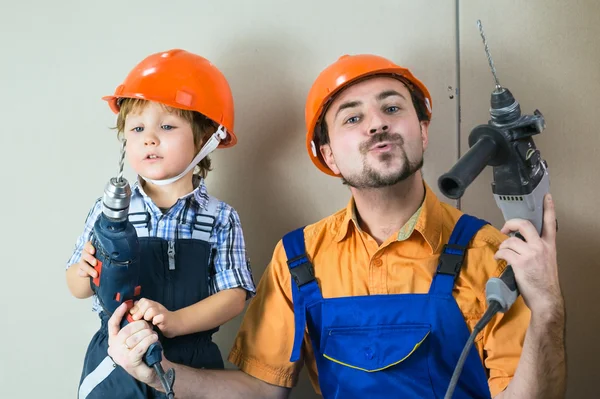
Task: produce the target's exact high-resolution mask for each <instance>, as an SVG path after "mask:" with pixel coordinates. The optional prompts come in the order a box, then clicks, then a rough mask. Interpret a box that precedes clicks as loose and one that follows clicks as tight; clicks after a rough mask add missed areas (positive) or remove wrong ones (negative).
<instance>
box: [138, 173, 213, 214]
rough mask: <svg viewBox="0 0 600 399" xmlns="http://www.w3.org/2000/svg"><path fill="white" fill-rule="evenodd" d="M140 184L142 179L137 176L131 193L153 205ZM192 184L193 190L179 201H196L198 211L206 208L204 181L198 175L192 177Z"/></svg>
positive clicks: (206, 194)
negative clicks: (189, 199) (188, 199)
mask: <svg viewBox="0 0 600 399" xmlns="http://www.w3.org/2000/svg"><path fill="white" fill-rule="evenodd" d="M142 183H143V178H142V177H141V176H138V177H137V179H136V181H135V182H134V183H133V185H132V186H131V190H132V193H137V194H139V195H141V196H142V197H143V198H144V200H145V201H147V202H148V201H149V202H151V203H152V204H154V201H152V198H150V197H149V196H148V195H147V194H146V192H145V191H144V187H143V184H142ZM192 184H193V187H194V190H192V191H190V192H189V193H187V194H185V195H183V196H181V197H179V200H185V199H187V198H191V199H192V201H196V203H198V206H199V207H200V209H205V208H206V206H207V205H208V190H207V189H206V184H205V183H204V179H203V178H202V177H200V176H198V175H194V177H193V178H192Z"/></svg>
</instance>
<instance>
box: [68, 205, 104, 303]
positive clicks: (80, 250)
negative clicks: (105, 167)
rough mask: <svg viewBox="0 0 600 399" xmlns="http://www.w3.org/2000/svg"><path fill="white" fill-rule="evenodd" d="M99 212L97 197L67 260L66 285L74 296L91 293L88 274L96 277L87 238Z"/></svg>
mask: <svg viewBox="0 0 600 399" xmlns="http://www.w3.org/2000/svg"><path fill="white" fill-rule="evenodd" d="M100 212H102V203H101V201H100V199H98V200H96V203H95V204H94V206H93V207H92V209H91V210H90V211H89V213H88V215H87V217H86V219H85V226H84V229H83V232H82V233H81V235H80V236H79V237H78V238H77V243H76V244H75V249H74V250H73V253H72V254H71V257H70V258H69V260H68V261H67V267H66V280H67V287H68V288H69V291H70V292H71V294H72V295H73V296H74V297H75V298H79V299H85V298H89V297H91V296H92V295H93V291H92V287H91V286H90V276H92V277H96V271H95V270H94V268H93V267H92V266H93V265H95V262H96V259H95V258H94V247H92V245H91V243H90V242H89V240H90V238H91V236H92V230H93V228H94V223H95V222H96V219H98V216H99V215H100Z"/></svg>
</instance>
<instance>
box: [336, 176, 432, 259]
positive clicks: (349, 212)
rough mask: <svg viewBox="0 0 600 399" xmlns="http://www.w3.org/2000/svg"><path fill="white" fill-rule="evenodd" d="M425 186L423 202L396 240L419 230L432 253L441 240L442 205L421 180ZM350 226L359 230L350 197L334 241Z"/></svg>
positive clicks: (340, 238)
mask: <svg viewBox="0 0 600 399" xmlns="http://www.w3.org/2000/svg"><path fill="white" fill-rule="evenodd" d="M423 185H424V187H425V199H424V200H423V203H422V204H421V206H420V207H419V209H417V211H416V212H415V213H414V214H413V216H412V217H411V218H410V219H409V220H408V221H407V222H406V223H405V224H404V226H402V228H401V229H400V230H399V231H398V233H397V239H396V240H397V241H403V240H406V239H407V238H409V237H410V236H411V235H412V234H413V233H414V231H417V232H419V233H420V234H421V235H422V236H423V238H424V239H425V241H426V242H427V243H428V244H429V247H430V248H431V251H432V253H436V252H437V250H438V248H439V246H440V242H441V234H442V205H441V203H440V200H439V199H438V198H437V196H436V195H435V193H434V192H433V191H432V190H431V188H430V187H429V186H428V185H427V183H425V182H423ZM351 228H355V229H357V230H358V231H360V226H359V225H358V220H357V218H356V205H355V202H354V198H350V201H349V202H348V205H347V206H346V211H345V214H344V218H343V220H342V222H341V223H340V224H338V225H337V227H336V230H337V231H334V233H335V235H334V239H335V241H336V242H340V241H342V240H344V239H345V238H346V237H347V236H348V234H349V231H350V230H351Z"/></svg>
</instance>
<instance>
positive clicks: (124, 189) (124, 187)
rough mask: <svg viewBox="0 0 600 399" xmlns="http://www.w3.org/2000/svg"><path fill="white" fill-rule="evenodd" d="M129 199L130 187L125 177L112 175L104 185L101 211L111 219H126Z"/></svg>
mask: <svg viewBox="0 0 600 399" xmlns="http://www.w3.org/2000/svg"><path fill="white" fill-rule="evenodd" d="M130 201H131V187H129V182H128V181H127V179H125V178H123V177H121V178H120V179H118V178H115V177H113V178H111V179H110V180H109V181H108V183H106V186H105V187H104V196H103V197H102V212H103V213H104V215H106V216H107V217H109V218H111V219H114V220H117V221H124V220H126V219H127V215H128V211H129V203H130Z"/></svg>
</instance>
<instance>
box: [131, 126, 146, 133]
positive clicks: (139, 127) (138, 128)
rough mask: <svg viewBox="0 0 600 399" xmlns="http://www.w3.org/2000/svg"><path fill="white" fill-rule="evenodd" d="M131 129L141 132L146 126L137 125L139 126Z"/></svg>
mask: <svg viewBox="0 0 600 399" xmlns="http://www.w3.org/2000/svg"><path fill="white" fill-rule="evenodd" d="M131 131H133V132H136V133H141V132H143V131H144V128H143V127H141V126H137V127H134V128H133V129H131Z"/></svg>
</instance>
